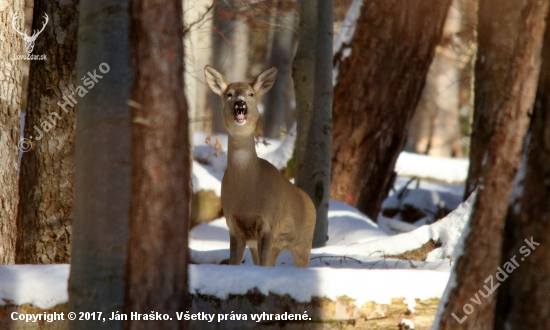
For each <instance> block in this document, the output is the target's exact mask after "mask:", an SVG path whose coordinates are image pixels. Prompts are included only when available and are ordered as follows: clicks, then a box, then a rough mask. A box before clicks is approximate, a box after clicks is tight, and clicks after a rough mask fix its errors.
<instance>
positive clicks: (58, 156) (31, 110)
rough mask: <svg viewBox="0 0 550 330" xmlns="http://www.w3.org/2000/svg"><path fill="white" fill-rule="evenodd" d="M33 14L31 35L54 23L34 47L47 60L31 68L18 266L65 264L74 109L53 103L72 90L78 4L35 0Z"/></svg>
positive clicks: (22, 175) (36, 63)
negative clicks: (28, 143) (29, 145)
mask: <svg viewBox="0 0 550 330" xmlns="http://www.w3.org/2000/svg"><path fill="white" fill-rule="evenodd" d="M34 9H35V13H36V14H35V15H34V23H33V29H34V30H40V28H41V27H42V25H43V23H44V15H48V17H52V18H53V17H56V20H55V25H53V24H52V23H50V25H49V26H47V28H46V29H45V30H44V31H43V32H42V33H41V34H40V37H38V38H37V40H36V44H35V47H34V52H35V54H46V58H47V59H46V60H45V61H31V65H30V73H29V88H28V90H29V94H28V101H27V102H28V103H27V104H28V107H27V111H26V116H25V137H26V138H28V139H29V140H30V141H33V143H34V146H33V148H32V149H31V150H29V151H28V152H26V153H24V154H23V158H22V160H21V180H20V182H19V195H20V201H21V202H20V203H19V213H18V215H17V228H18V231H17V257H16V261H17V263H31V264H51V263H69V261H70V242H71V238H72V237H71V231H72V216H73V214H72V207H73V182H74V142H75V141H74V140H75V129H76V122H75V113H74V110H72V109H71V111H68V112H64V111H62V109H61V108H60V107H59V106H58V105H57V102H59V101H61V102H64V100H63V97H64V96H66V95H70V94H71V92H74V91H75V87H76V86H75V75H76V44H77V40H76V39H77V27H78V0H73V1H61V2H60V1H59V0H37V1H36V2H35V5H34ZM59 34H62V35H64V38H59V37H58V36H59ZM37 129H38V130H39V131H40V132H39V131H37ZM42 135H43V137H42ZM38 137H40V139H38Z"/></svg>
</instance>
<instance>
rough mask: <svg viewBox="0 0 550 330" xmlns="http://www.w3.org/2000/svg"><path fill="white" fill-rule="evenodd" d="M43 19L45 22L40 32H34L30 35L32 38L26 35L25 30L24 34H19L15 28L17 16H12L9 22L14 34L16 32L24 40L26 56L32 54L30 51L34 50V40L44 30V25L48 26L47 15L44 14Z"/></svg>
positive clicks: (16, 14)
mask: <svg viewBox="0 0 550 330" xmlns="http://www.w3.org/2000/svg"><path fill="white" fill-rule="evenodd" d="M44 19H45V22H44V24H43V25H42V29H41V30H40V31H37V30H34V31H33V33H32V36H29V35H27V30H25V32H21V31H19V29H17V27H16V26H15V25H16V24H17V20H19V14H18V13H15V14H14V15H13V18H12V20H11V27H12V28H13V29H14V30H15V32H17V33H18V34H19V35H21V36H22V37H23V40H25V41H26V42H27V54H30V53H32V50H33V49H34V42H35V41H36V38H38V36H39V35H40V33H42V31H44V29H45V28H46V25H47V24H48V21H49V17H48V14H44Z"/></svg>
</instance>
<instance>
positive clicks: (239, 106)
mask: <svg viewBox="0 0 550 330" xmlns="http://www.w3.org/2000/svg"><path fill="white" fill-rule="evenodd" d="M233 108H234V109H235V114H237V115H241V114H246V113H247V107H246V102H245V101H243V100H238V101H235V105H234V107H233Z"/></svg>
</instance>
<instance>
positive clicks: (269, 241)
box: [258, 232, 273, 266]
mask: <svg viewBox="0 0 550 330" xmlns="http://www.w3.org/2000/svg"><path fill="white" fill-rule="evenodd" d="M272 247H273V234H272V233H271V232H263V233H261V234H260V238H259V239H258V252H259V254H260V266H269V264H268V257H269V255H270V253H271V249H272Z"/></svg>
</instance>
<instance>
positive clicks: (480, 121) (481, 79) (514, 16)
mask: <svg viewBox="0 0 550 330" xmlns="http://www.w3.org/2000/svg"><path fill="white" fill-rule="evenodd" d="M523 4H524V1H498V0H495V1H481V0H480V1H479V11H478V16H479V20H478V21H479V23H478V29H477V31H478V34H477V38H478V53H477V59H476V65H475V69H474V72H475V83H474V84H475V89H474V118H473V123H472V134H471V137H470V168H469V170H468V179H467V180H466V189H465V192H464V200H466V199H467V198H468V196H470V194H471V193H472V191H474V190H475V188H476V187H477V186H478V183H479V179H480V178H481V175H482V173H483V167H484V164H486V163H485V162H484V159H485V157H486V153H487V149H488V144H489V141H490V140H491V137H492V136H493V134H494V132H493V129H494V127H495V123H494V118H495V112H496V111H497V110H498V109H499V107H500V105H501V104H502V102H504V100H505V98H506V97H507V96H508V94H507V90H506V88H505V86H506V83H507V81H506V77H507V76H508V73H509V70H510V66H509V65H510V61H511V60H512V57H513V56H514V50H515V43H514V42H510V40H514V41H515V40H517V38H518V31H519V30H518V24H520V23H519V20H520V19H521V9H522V7H523Z"/></svg>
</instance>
